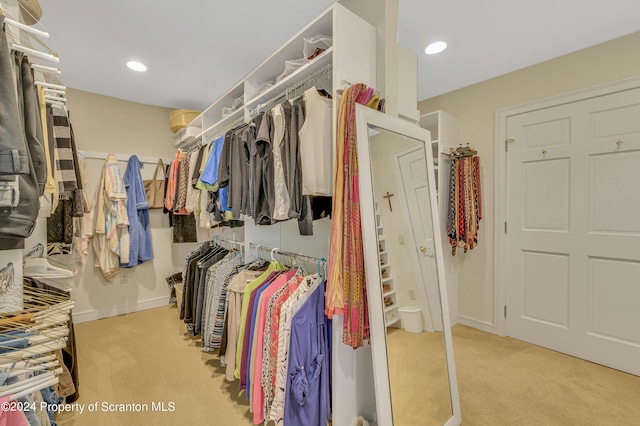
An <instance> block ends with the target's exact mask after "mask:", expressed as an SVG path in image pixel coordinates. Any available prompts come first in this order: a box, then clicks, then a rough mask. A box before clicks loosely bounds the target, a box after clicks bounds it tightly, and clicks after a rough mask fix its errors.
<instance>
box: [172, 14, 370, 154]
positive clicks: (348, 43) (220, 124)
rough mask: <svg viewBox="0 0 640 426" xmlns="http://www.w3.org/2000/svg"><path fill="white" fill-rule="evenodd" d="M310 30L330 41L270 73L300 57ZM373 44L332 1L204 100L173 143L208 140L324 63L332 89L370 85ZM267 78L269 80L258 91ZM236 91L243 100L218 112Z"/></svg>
mask: <svg viewBox="0 0 640 426" xmlns="http://www.w3.org/2000/svg"><path fill="white" fill-rule="evenodd" d="M315 35H326V36H330V37H331V38H332V40H333V45H332V46H331V47H329V48H327V49H326V50H325V51H324V52H323V53H322V54H320V55H318V56H317V57H315V58H314V59H313V60H311V61H309V62H307V63H306V64H304V65H303V66H301V67H300V68H298V69H297V70H295V71H294V72H293V73H291V74H289V75H288V76H286V77H285V78H283V79H282V80H280V81H278V82H276V78H277V77H278V76H279V75H280V74H281V73H282V72H283V71H284V67H285V61H289V60H293V59H301V58H302V57H303V48H304V39H305V38H309V37H312V36H315ZM375 46H376V40H375V29H374V28H373V27H372V26H371V25H370V24H369V23H367V22H365V21H364V20H362V19H361V18H359V17H358V16H356V15H355V14H353V13H352V12H351V11H349V10H348V9H347V8H345V7H344V6H342V5H340V4H338V3H334V4H333V5H331V6H330V7H329V8H328V9H326V10H325V11H324V12H322V13H321V14H320V15H319V16H318V17H316V18H315V19H314V20H313V21H311V22H310V23H309V24H308V25H307V26H305V27H304V28H303V29H301V30H300V31H299V32H298V33H297V34H296V35H294V36H293V37H291V39H289V41H287V42H286V43H285V44H284V45H282V47H280V49H278V50H277V51H275V52H274V53H273V54H272V55H270V56H269V57H268V58H267V59H265V60H264V61H263V62H262V63H261V64H260V65H258V66H257V67H256V68H255V69H254V70H253V71H251V72H250V73H249V74H247V76H245V77H244V78H243V79H242V80H240V81H239V82H238V83H236V84H235V85H234V86H233V87H231V88H230V89H229V90H228V91H227V92H226V93H225V94H224V95H222V96H221V97H219V98H218V99H216V100H215V101H214V102H213V103H212V104H211V105H209V107H207V109H205V110H204V111H203V112H202V113H201V114H200V115H199V116H197V117H196V118H195V119H194V120H193V121H192V122H191V123H189V124H188V125H187V126H186V127H185V129H183V131H181V132H184V133H188V134H189V135H192V136H190V137H189V138H184V137H180V135H177V136H176V139H175V140H174V146H175V147H176V148H178V149H186V148H189V147H190V146H193V145H195V144H197V143H203V144H207V143H210V142H211V141H213V140H214V139H215V138H217V137H219V136H222V134H223V133H224V132H225V131H226V130H227V129H229V128H230V127H233V125H234V124H236V123H237V124H239V123H240V122H241V121H245V122H247V121H249V119H250V117H251V113H252V112H253V111H254V110H256V108H258V107H259V106H261V105H262V104H264V103H265V102H268V101H270V100H272V99H274V98H275V97H278V96H279V95H280V94H282V93H283V92H284V91H286V90H287V89H288V88H291V87H295V86H296V85H298V84H300V83H302V82H304V81H305V80H306V79H308V78H309V77H310V76H312V75H314V74H316V73H318V72H320V71H322V70H324V69H326V68H328V67H331V69H330V70H329V71H328V77H329V78H328V79H329V80H330V81H331V82H332V83H331V85H332V87H333V91H335V90H338V89H342V88H344V87H345V86H346V85H348V84H350V83H354V82H360V83H365V84H370V85H374V86H375V70H376V47H375ZM268 82H271V83H273V85H272V86H270V87H269V88H268V89H266V90H262V91H259V90H260V88H261V87H263V86H264V84H265V83H268ZM325 88H326V87H325ZM241 96H242V97H243V99H244V104H243V105H242V106H241V107H240V108H239V109H237V110H235V111H234V112H233V113H232V114H231V115H229V116H226V117H223V115H222V110H223V108H225V107H229V106H231V104H232V103H233V101H234V100H235V99H237V98H239V97H241ZM335 98H336V97H335V96H334V111H337V107H338V103H337V102H336V100H335ZM190 129H191V130H190ZM334 129H335V124H334ZM334 133H335V132H334Z"/></svg>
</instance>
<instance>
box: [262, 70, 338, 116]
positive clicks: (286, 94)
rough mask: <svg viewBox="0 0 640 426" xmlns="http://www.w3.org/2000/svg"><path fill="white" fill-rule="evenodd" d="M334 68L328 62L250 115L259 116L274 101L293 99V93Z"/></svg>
mask: <svg viewBox="0 0 640 426" xmlns="http://www.w3.org/2000/svg"><path fill="white" fill-rule="evenodd" d="M332 70H333V64H328V65H326V66H324V67H323V68H321V69H320V70H319V71H316V72H315V73H313V74H311V75H310V76H309V77H307V78H305V79H304V80H302V81H301V82H299V83H297V84H294V85H293V86H290V87H287V88H286V89H285V90H284V91H283V92H280V94H278V95H277V96H274V97H273V98H271V99H269V100H268V101H266V102H264V103H262V104H259V105H258V106H256V108H255V109H254V110H253V111H251V112H250V113H249V116H250V117H251V118H253V117H255V116H257V115H258V114H260V112H262V111H265V110H266V109H267V107H270V106H272V105H273V104H274V103H276V102H277V101H279V100H281V99H291V98H290V96H291V94H295V93H296V92H297V90H299V89H302V88H303V87H305V86H306V85H309V84H311V82H314V83H315V82H316V81H317V80H318V79H319V78H320V77H322V76H324V75H326V74H329V73H331V71H332ZM308 88H309V87H305V89H308Z"/></svg>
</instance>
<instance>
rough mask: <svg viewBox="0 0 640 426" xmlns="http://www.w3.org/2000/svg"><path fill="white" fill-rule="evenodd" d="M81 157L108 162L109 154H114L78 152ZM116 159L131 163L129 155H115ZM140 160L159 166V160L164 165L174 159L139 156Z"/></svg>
mask: <svg viewBox="0 0 640 426" xmlns="http://www.w3.org/2000/svg"><path fill="white" fill-rule="evenodd" d="M78 154H79V155H82V156H83V157H84V158H89V159H92V160H106V159H107V157H108V156H109V154H113V153H111V152H99V151H80V150H79V151H78ZM113 155H114V156H115V157H116V159H117V160H118V161H125V162H126V161H129V157H131V155H127V154H113ZM138 160H139V161H140V162H141V163H145V164H157V163H158V160H162V162H163V163H165V164H169V163H171V162H172V161H173V158H171V159H166V158H161V157H147V156H140V155H138Z"/></svg>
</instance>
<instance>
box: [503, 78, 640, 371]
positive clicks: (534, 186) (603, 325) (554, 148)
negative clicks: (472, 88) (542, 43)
mask: <svg viewBox="0 0 640 426" xmlns="http://www.w3.org/2000/svg"><path fill="white" fill-rule="evenodd" d="M507 135H508V138H509V139H511V141H510V143H509V146H508V148H509V150H508V153H507V179H508V180H507V217H508V223H507V244H508V249H507V263H508V264H507V309H508V314H507V320H506V321H507V335H508V336H511V337H514V338H517V339H520V340H524V341H527V342H530V343H534V344H536V345H540V346H544V347H547V348H550V349H553V350H557V351H560V352H563V353H566V354H570V355H573V356H576V357H579V358H583V359H586V360H589V361H593V362H596V363H599V364H603V365H606V366H609V367H613V368H616V369H619V370H622V371H626V372H629V373H632V374H635V375H640V89H634V90H627V91H623V92H619V93H614V94H609V95H606V96H599V97H596V98H592V99H588V100H583V101H580V102H574V103H569V104H565V105H560V106H555V107H552V108H546V109H541V110H537V111H533V112H528V113H525V114H520V115H515V116H511V117H509V118H508V119H507Z"/></svg>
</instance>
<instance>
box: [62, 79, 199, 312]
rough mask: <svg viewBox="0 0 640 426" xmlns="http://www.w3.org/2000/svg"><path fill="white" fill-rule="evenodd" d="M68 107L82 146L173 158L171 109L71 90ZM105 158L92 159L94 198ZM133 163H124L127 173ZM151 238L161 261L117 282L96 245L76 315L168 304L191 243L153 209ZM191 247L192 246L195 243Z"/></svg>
mask: <svg viewBox="0 0 640 426" xmlns="http://www.w3.org/2000/svg"><path fill="white" fill-rule="evenodd" d="M67 99H68V106H69V111H70V116H71V122H72V124H73V130H74V134H75V137H76V143H77V147H78V150H84V151H98V152H112V153H115V154H124V155H127V156H128V155H133V154H136V155H138V156H140V157H142V156H148V157H154V158H156V159H157V158H158V157H162V158H165V159H166V158H172V157H173V156H174V155H175V149H174V148H173V145H172V143H171V136H172V133H171V132H170V130H169V111H170V110H169V109H167V108H160V107H155V106H148V105H141V104H136V103H133V102H127V101H123V100H119V99H115V98H110V97H106V96H101V95H96V94H93V93H89V92H83V91H79V90H73V89H67ZM103 163H104V161H103V160H94V159H88V160H87V165H88V168H89V195H90V196H91V198H92V199H93V194H94V193H95V189H96V186H97V184H98V181H99V179H100V172H101V169H102V165H103ZM126 166H127V163H126V162H124V161H123V162H120V168H121V170H122V172H123V173H124V170H125V169H126ZM153 171H154V166H153V165H151V164H148V165H145V166H144V167H143V169H142V176H143V178H145V179H147V178H150V177H151V175H152V174H153ZM149 219H150V223H151V238H152V244H153V251H154V255H155V259H154V260H152V261H149V262H145V263H144V264H142V265H140V266H137V267H135V268H133V269H128V270H126V272H123V273H122V274H121V275H122V276H123V277H124V278H125V279H126V283H125V282H121V279H120V277H117V278H116V280H115V281H114V282H112V283H109V282H107V281H106V280H105V279H104V278H103V277H102V274H101V273H100V272H99V271H98V270H97V269H96V268H95V267H94V262H95V260H94V259H95V257H94V252H93V248H91V249H90V250H89V256H88V257H87V259H86V261H85V263H84V265H82V266H79V267H78V270H79V271H78V275H77V276H76V278H75V288H74V290H73V293H72V294H73V298H74V300H75V303H76V305H75V309H74V318H75V319H76V321H86V320H91V319H97V318H102V317H106V316H112V315H117V314H122V313H126V312H132V311H135V310H138V309H144V308H150V307H155V306H159V305H162V304H166V303H167V301H168V298H167V297H168V294H169V291H168V287H167V283H166V281H165V277H167V276H169V275H171V274H173V273H175V272H178V271H179V270H180V269H181V268H182V260H183V259H184V256H185V255H186V251H187V250H188V247H185V245H175V244H172V231H171V228H169V220H168V217H167V216H166V215H164V214H162V210H151V211H150V214H149ZM187 246H192V245H191V244H189V245H187Z"/></svg>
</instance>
